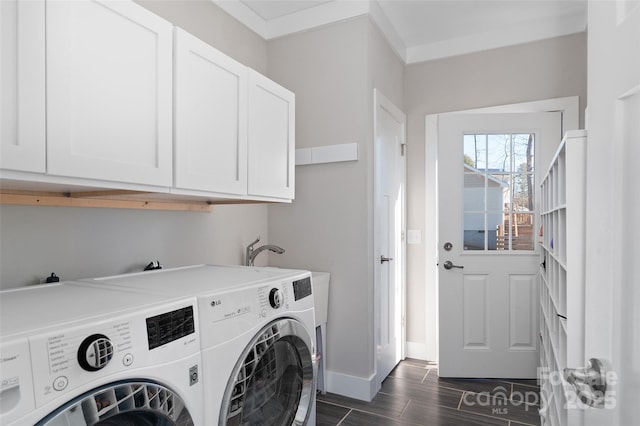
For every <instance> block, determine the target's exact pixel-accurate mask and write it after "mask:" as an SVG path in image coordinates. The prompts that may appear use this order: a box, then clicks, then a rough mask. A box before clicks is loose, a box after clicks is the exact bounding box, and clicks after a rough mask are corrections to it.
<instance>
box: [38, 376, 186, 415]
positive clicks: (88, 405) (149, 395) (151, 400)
mask: <svg viewBox="0 0 640 426" xmlns="http://www.w3.org/2000/svg"><path fill="white" fill-rule="evenodd" d="M68 425H74V426H85V425H86V426H112V425H113V426H115V425H130V426H143V425H144V426H150V425H153V426H193V420H192V418H191V415H190V414H189V412H188V410H187V409H186V407H185V404H184V401H183V400H182V398H180V397H179V396H178V394H176V393H175V392H173V391H172V390H171V389H169V388H167V387H165V386H162V385H160V384H158V383H155V382H147V381H123V382H117V383H111V384H109V385H106V386H101V387H99V388H97V389H94V390H92V391H90V392H87V393H86V394H84V395H81V396H80V397H78V398H76V399H74V400H73V401H71V402H69V403H68V404H66V405H64V406H63V407H60V408H59V409H58V410H56V411H54V412H53V413H51V414H50V415H48V416H47V417H45V418H44V419H42V420H41V421H39V422H38V423H37V424H36V426H68Z"/></svg>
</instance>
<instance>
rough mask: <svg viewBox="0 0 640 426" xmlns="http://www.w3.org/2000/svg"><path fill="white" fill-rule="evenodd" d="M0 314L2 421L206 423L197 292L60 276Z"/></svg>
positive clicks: (81, 425) (16, 295)
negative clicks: (176, 294)
mask: <svg viewBox="0 0 640 426" xmlns="http://www.w3.org/2000/svg"><path fill="white" fill-rule="evenodd" d="M0 315H1V317H0V321H1V322H0V324H1V325H0V329H1V333H0V359H1V360H2V364H1V369H0V374H1V384H2V389H1V390H0V392H1V394H0V401H1V403H0V424H2V425H48V426H53V425H55V426H62V425H64V426H88V425H101V426H102V425H158V426H160V425H163V426H169V425H180V426H182V425H185V426H186V425H203V424H205V423H204V412H203V385H202V381H201V379H200V377H199V374H200V371H201V369H202V368H201V366H202V358H201V355H200V338H199V336H200V334H199V328H198V323H197V315H198V306H197V300H196V299H195V298H189V297H182V298H168V297H166V296H160V295H149V294H139V293H133V292H129V291H126V290H124V289H116V288H94V287H90V286H86V285H84V284H81V285H76V284H73V283H62V284H51V285H40V286H34V287H28V288H23V289H17V290H5V291H2V292H0Z"/></svg>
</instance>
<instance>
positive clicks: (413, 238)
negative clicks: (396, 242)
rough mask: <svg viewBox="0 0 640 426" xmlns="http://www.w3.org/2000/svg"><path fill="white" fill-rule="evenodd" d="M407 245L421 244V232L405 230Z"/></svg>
mask: <svg viewBox="0 0 640 426" xmlns="http://www.w3.org/2000/svg"><path fill="white" fill-rule="evenodd" d="M407 244H422V231H420V230H419V229H407Z"/></svg>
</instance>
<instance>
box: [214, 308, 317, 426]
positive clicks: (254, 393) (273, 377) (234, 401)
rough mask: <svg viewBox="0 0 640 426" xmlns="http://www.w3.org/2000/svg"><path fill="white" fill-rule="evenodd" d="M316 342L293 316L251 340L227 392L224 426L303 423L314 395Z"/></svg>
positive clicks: (269, 326)
mask: <svg viewBox="0 0 640 426" xmlns="http://www.w3.org/2000/svg"><path fill="white" fill-rule="evenodd" d="M313 353H314V350H313V340H312V338H311V336H310V335H309V333H308V331H307V330H306V329H305V327H304V326H303V325H302V324H301V323H300V322H298V321H296V320H294V319H290V318H285V319H279V320H276V321H273V322H271V323H269V324H268V325H267V326H265V327H264V328H262V330H260V332H259V333H258V334H257V335H256V336H255V337H254V338H253V339H252V341H251V343H250V344H249V345H248V346H247V348H246V349H245V351H244V352H243V355H242V356H241V357H240V359H239V360H238V362H237V363H236V366H235V368H234V370H233V373H232V375H231V378H230V379H229V383H228V384H227V388H226V390H225V396H224V401H223V404H222V411H221V413H220V421H219V424H220V426H227V425H229V426H231V425H234V426H235V425H262V426H264V425H304V424H306V422H307V420H308V418H309V414H310V411H311V407H312V402H313V396H314V394H315V387H316V383H315V374H316V372H315V363H314V362H313V360H314V358H313Z"/></svg>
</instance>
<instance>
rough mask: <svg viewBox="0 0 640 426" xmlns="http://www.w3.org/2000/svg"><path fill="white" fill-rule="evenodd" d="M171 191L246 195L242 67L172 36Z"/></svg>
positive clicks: (188, 38)
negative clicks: (173, 163)
mask: <svg viewBox="0 0 640 426" xmlns="http://www.w3.org/2000/svg"><path fill="white" fill-rule="evenodd" d="M175 42H176V44H175V73H176V75H175V84H176V86H175V104H174V105H175V187H176V188H180V189H190V190H201V191H209V192H217V193H226V194H235V195H246V194H247V67H246V66H244V65H242V64H241V63H239V62H237V61H235V60H233V59H231V58H230V57H228V56H226V55H224V54H223V53H221V52H220V51H218V50H216V49H214V48H213V47H211V46H210V45H208V44H207V43H205V42H203V41H201V40H200V39H198V38H196V37H194V36H192V35H191V34H189V33H187V32H185V31H183V30H182V29H180V28H176V33H175Z"/></svg>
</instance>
